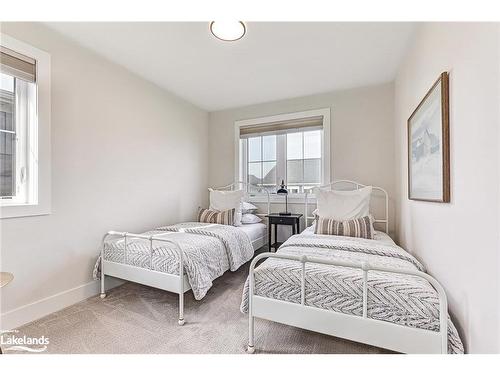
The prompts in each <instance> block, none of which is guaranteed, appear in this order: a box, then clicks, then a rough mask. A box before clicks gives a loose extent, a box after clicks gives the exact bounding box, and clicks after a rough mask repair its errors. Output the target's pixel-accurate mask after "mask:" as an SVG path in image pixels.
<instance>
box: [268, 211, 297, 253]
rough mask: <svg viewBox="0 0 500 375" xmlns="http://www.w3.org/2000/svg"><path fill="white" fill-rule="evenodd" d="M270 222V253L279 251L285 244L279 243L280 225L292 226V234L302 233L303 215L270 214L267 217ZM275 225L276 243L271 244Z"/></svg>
mask: <svg viewBox="0 0 500 375" xmlns="http://www.w3.org/2000/svg"><path fill="white" fill-rule="evenodd" d="M266 217H267V218H268V220H269V223H268V231H269V238H268V243H269V251H272V248H274V251H276V250H278V248H279V247H280V246H281V245H282V244H283V242H278V225H291V226H292V234H296V233H300V218H301V217H302V214H291V215H280V214H277V213H276V214H269V215H266ZM273 225H274V240H275V242H274V243H273V244H272V243H271V233H272V226H273Z"/></svg>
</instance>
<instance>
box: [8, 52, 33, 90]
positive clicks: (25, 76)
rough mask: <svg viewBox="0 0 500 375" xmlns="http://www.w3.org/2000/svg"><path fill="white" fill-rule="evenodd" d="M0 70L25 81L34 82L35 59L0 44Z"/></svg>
mask: <svg viewBox="0 0 500 375" xmlns="http://www.w3.org/2000/svg"><path fill="white" fill-rule="evenodd" d="M0 72H2V73H4V74H7V75H9V76H12V77H15V78H19V79H22V80H24V81H27V82H35V81H36V61H35V60H34V59H32V58H31V57H28V56H25V55H22V54H20V53H17V52H15V51H12V50H11V49H9V48H6V47H3V46H0Z"/></svg>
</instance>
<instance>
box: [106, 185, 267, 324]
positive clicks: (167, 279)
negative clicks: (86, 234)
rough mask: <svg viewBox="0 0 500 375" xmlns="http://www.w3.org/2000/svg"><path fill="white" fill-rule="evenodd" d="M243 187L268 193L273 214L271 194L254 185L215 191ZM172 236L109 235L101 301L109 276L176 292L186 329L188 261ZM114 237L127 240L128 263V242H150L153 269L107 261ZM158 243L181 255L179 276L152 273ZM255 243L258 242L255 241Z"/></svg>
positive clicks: (157, 272)
mask: <svg viewBox="0 0 500 375" xmlns="http://www.w3.org/2000/svg"><path fill="white" fill-rule="evenodd" d="M240 185H243V186H244V187H245V188H246V189H248V188H249V187H251V188H254V189H256V190H257V191H259V192H262V191H264V192H265V193H267V202H268V204H267V210H268V213H269V210H270V196H269V192H268V191H267V190H266V189H265V188H262V187H259V186H256V185H252V184H247V183H244V182H235V183H232V184H229V185H226V186H223V187H221V188H215V189H214V190H228V189H230V190H233V189H234V188H235V187H237V186H240ZM179 232H184V230H182V229H180V230H179ZM172 233H178V232H172ZM165 234H169V233H162V234H161V235H156V236H155V235H151V236H147V235H143V234H137V233H129V232H117V231H109V232H107V233H106V234H105V235H104V236H103V238H102V241H101V293H100V297H101V298H106V289H105V281H104V279H105V276H113V277H117V278H119V279H123V280H128V281H132V282H136V283H139V284H143V285H148V286H151V287H154V288H158V289H162V290H165V291H168V292H173V293H177V294H178V295H179V319H178V323H179V325H181V326H182V325H184V323H185V320H184V293H185V292H187V291H189V290H190V289H191V286H190V285H189V281H188V278H187V276H186V275H185V274H184V259H183V250H182V246H181V245H180V244H179V243H178V242H177V241H175V240H171V239H168V238H165V237H164V235H165ZM110 236H116V237H121V238H123V240H124V256H125V259H127V240H128V239H131V238H137V239H145V240H148V241H149V244H150V245H149V249H150V251H149V268H142V267H136V266H132V265H129V264H126V263H118V262H112V261H109V260H105V259H104V243H105V241H106V239H107V238H108V237H110ZM260 240H265V238H262V239H257V240H256V241H257V242H256V243H255V244H253V243H252V245H253V246H254V249H255V250H256V249H257V248H256V247H255V246H259V248H260V247H261V246H263V245H264V244H265V243H264V244H262V245H260V242H259V241H260ZM154 242H163V243H170V244H172V245H174V247H175V249H176V251H177V252H178V253H179V274H178V275H174V274H170V273H165V272H159V271H155V270H152V269H151V268H152V264H153V260H152V259H153V243H154ZM253 242H255V241H253Z"/></svg>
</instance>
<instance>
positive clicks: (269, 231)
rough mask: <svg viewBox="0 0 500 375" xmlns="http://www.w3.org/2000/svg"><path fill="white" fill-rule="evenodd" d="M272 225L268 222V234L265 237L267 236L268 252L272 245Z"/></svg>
mask: <svg viewBox="0 0 500 375" xmlns="http://www.w3.org/2000/svg"><path fill="white" fill-rule="evenodd" d="M272 226H273V225H272V224H271V223H269V225H268V235H267V237H268V240H267V241H268V246H269V252H271V245H272V242H271V240H272V238H271V229H272Z"/></svg>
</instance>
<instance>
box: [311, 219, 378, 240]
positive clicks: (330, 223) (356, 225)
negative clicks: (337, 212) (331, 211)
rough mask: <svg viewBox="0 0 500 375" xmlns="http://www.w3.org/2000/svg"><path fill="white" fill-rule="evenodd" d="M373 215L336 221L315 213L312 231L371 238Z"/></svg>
mask: <svg viewBox="0 0 500 375" xmlns="http://www.w3.org/2000/svg"><path fill="white" fill-rule="evenodd" d="M373 232H374V229H373V216H371V215H368V216H363V217H360V218H359V219H352V220H346V221H337V220H335V219H329V218H326V217H319V216H317V215H316V227H315V228H314V233H316V234H329V235H335V236H347V237H360V238H368V239H370V240H371V239H373Z"/></svg>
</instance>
